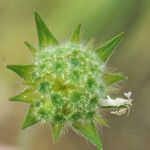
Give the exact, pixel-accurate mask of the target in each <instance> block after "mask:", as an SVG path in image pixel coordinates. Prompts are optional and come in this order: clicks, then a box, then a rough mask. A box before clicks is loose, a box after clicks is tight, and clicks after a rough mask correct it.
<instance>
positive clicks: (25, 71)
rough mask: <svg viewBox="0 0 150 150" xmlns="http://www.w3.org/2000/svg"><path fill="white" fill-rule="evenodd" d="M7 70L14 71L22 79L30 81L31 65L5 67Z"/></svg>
mask: <svg viewBox="0 0 150 150" xmlns="http://www.w3.org/2000/svg"><path fill="white" fill-rule="evenodd" d="M7 68H9V69H10V70H12V71H14V72H15V73H16V74H18V75H19V76H20V77H21V78H22V79H24V80H29V79H31V74H32V72H33V68H34V66H33V65H7Z"/></svg>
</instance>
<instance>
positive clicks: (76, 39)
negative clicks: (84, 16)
mask: <svg viewBox="0 0 150 150" xmlns="http://www.w3.org/2000/svg"><path fill="white" fill-rule="evenodd" d="M80 30H81V24H78V26H77V27H76V28H75V30H74V32H73V35H72V37H71V42H72V43H75V44H79V43H80Z"/></svg>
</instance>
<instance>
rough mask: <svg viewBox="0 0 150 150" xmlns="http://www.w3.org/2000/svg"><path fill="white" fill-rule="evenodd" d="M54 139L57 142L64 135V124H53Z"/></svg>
mask: <svg viewBox="0 0 150 150" xmlns="http://www.w3.org/2000/svg"><path fill="white" fill-rule="evenodd" d="M51 127H52V138H53V140H54V141H57V140H58V139H59V137H60V135H61V133H62V129H63V127H64V123H52V124H51Z"/></svg>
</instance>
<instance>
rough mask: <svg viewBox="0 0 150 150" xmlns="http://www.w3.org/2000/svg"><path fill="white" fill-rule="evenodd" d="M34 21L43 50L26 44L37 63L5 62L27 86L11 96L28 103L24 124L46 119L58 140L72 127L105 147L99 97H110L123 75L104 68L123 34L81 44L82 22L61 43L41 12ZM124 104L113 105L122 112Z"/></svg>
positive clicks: (95, 143)
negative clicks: (97, 43)
mask: <svg viewBox="0 0 150 150" xmlns="http://www.w3.org/2000/svg"><path fill="white" fill-rule="evenodd" d="M35 21H36V26H37V32H38V39H39V48H34V47H33V46H32V45H31V44H29V43H28V42H25V44H26V45H27V47H28V48H29V49H30V50H31V52H32V54H33V56H34V64H33V65H8V66H7V67H8V68H9V69H11V70H13V71H14V72H16V73H17V74H18V75H19V76H20V77H21V78H22V79H23V81H24V84H25V85H26V89H25V90H24V91H23V92H22V93H21V94H19V95H17V96H14V97H12V98H11V99H10V100H12V101H20V102H26V103H29V105H30V108H29V111H28V114H27V116H26V118H25V120H24V123H23V126H22V128H23V129H24V128H27V127H29V126H31V125H33V124H35V123H37V122H48V123H50V124H51V131H52V137H53V139H54V140H57V139H58V138H59V137H60V135H61V133H62V130H63V129H64V128H65V127H66V126H70V127H71V128H72V129H73V130H75V131H76V132H77V133H78V134H80V135H81V136H83V137H84V138H85V139H87V140H88V141H89V142H91V143H92V144H94V145H95V146H97V148H98V149H99V150H101V149H102V143H101V139H100V137H99V134H98V131H97V128H96V126H97V124H99V125H105V126H107V123H106V122H105V121H104V120H103V118H102V117H101V115H100V114H99V112H100V111H99V110H102V108H103V105H101V100H104V99H106V96H107V95H108V94H109V93H110V91H109V89H110V87H112V85H113V84H114V83H116V82H118V81H121V80H123V79H125V77H124V76H123V75H122V74H117V73H108V72H106V70H107V68H106V65H105V64H106V61H107V60H108V58H109V57H110V55H111V54H112V52H113V49H114V48H115V47H116V46H117V45H118V43H119V41H120V40H121V38H122V35H123V34H122V33H121V34H119V35H117V36H115V37H114V38H113V39H112V40H110V41H108V42H107V43H106V44H104V45H103V46H102V47H100V48H97V49H95V50H94V49H93V48H91V47H90V48H89V47H87V46H83V45H82V43H81V42H80V28H81V25H80V24H79V25H78V26H77V28H76V29H75V31H74V33H73V35H72V37H71V39H70V41H69V42H68V43H66V44H59V42H58V41H57V40H56V38H55V37H54V36H53V35H52V34H51V33H50V31H49V30H48V28H47V26H46V25H45V23H44V22H43V20H42V19H41V17H40V16H39V15H38V13H37V12H35ZM107 106H108V107H111V105H110V106H109V105H107ZM122 106H123V107H126V106H128V105H127V104H126V103H123V105H121V106H120V105H119V107H118V105H117V106H116V105H113V106H112V107H113V108H115V110H116V109H117V110H118V109H119V108H120V107H122ZM104 108H107V107H106V106H105V107H104Z"/></svg>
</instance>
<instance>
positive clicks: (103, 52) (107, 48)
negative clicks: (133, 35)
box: [96, 32, 123, 62]
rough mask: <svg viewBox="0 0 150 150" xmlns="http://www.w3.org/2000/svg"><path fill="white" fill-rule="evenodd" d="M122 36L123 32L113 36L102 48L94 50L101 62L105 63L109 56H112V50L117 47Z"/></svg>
mask: <svg viewBox="0 0 150 150" xmlns="http://www.w3.org/2000/svg"><path fill="white" fill-rule="evenodd" d="M122 36H123V32H122V33H120V34H118V35H117V36H115V37H114V38H113V39H111V40H110V41H108V42H107V43H105V44H104V45H102V47H100V48H98V49H96V53H97V54H98V56H99V58H100V60H101V61H103V62H105V61H106V60H107V59H108V58H109V56H110V55H111V54H112V52H113V50H114V48H115V47H116V46H117V45H118V43H119V41H120V40H121V38H122Z"/></svg>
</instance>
